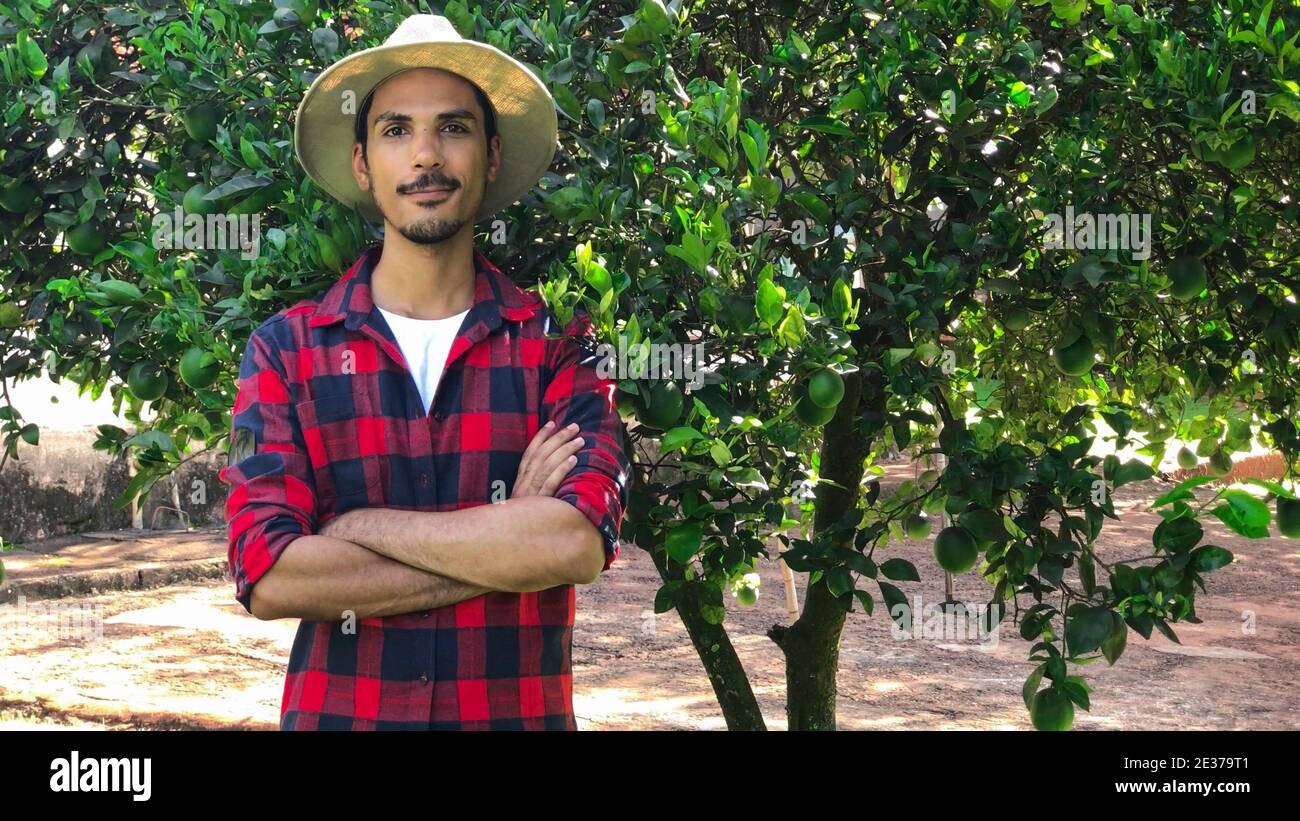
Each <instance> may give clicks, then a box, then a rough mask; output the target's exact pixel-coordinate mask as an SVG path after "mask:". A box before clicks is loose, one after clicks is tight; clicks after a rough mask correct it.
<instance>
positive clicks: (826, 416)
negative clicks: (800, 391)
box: [794, 395, 835, 427]
mask: <svg viewBox="0 0 1300 821" xmlns="http://www.w3.org/2000/svg"><path fill="white" fill-rule="evenodd" d="M794 415H795V416H797V417H799V421H800V422H803V423H804V424H805V425H811V426H812V427H820V426H822V425H824V424H826V423H827V422H829V421H831V419H832V418H833V417H834V416H835V408H823V407H822V406H821V405H818V404H817V403H815V402H813V401H812V399H811V398H810V397H808V396H806V395H805V396H801V397H799V401H798V402H796V403H795V404H794Z"/></svg>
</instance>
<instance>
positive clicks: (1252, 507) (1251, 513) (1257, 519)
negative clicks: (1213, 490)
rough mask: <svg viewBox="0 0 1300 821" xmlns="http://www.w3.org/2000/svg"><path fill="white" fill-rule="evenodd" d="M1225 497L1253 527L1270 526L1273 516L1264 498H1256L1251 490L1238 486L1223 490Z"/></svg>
mask: <svg viewBox="0 0 1300 821" xmlns="http://www.w3.org/2000/svg"><path fill="white" fill-rule="evenodd" d="M1223 498H1224V499H1225V500H1227V502H1228V504H1230V505H1232V507H1233V509H1234V510H1235V511H1236V512H1237V515H1238V516H1239V517H1240V518H1241V521H1243V522H1245V523H1246V525H1247V526H1249V527H1252V528H1258V527H1264V528H1267V527H1268V523H1269V522H1270V521H1271V520H1272V518H1273V516H1272V514H1271V513H1270V512H1269V509H1268V505H1266V504H1265V503H1264V502H1263V501H1262V500H1260V499H1258V498H1256V497H1255V496H1254V495H1252V494H1251V493H1250V492H1249V491H1245V490H1241V489H1238V488H1229V489H1228V490H1225V491H1223Z"/></svg>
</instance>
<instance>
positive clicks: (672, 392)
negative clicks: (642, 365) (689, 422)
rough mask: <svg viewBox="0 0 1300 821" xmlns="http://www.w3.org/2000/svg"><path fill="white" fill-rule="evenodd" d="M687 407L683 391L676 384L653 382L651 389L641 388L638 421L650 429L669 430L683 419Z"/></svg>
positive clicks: (671, 382)
mask: <svg viewBox="0 0 1300 821" xmlns="http://www.w3.org/2000/svg"><path fill="white" fill-rule="evenodd" d="M685 405H686V400H685V397H684V396H683V395H682V389H681V388H680V387H678V386H677V383H676V382H673V381H666V382H652V383H650V385H649V387H646V386H644V385H643V386H641V396H640V397H639V401H638V402H637V414H636V416H637V420H638V421H640V423H641V424H643V425H645V426H646V427H648V428H656V429H658V430H667V429H668V428H670V427H672V426H673V425H674V424H675V423H676V422H677V420H678V419H679V418H680V417H681V415H682V408H684V407H685Z"/></svg>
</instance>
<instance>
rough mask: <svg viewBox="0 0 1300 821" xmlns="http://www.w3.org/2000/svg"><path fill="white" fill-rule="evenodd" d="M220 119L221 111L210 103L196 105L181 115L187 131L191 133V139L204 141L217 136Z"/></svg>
mask: <svg viewBox="0 0 1300 821" xmlns="http://www.w3.org/2000/svg"><path fill="white" fill-rule="evenodd" d="M220 121H221V112H219V111H218V110H217V109H216V108H214V107H213V106H210V105H198V106H194V107H193V108H190V109H187V110H186V111H185V113H184V114H182V115H181V122H182V123H184V124H185V133H186V134H189V135H190V139H192V140H198V141H199V142H204V143H206V142H207V141H208V140H211V139H212V138H213V137H215V136H217V123H218V122H220Z"/></svg>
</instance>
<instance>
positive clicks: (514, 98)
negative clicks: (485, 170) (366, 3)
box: [293, 14, 558, 221]
mask: <svg viewBox="0 0 1300 821" xmlns="http://www.w3.org/2000/svg"><path fill="white" fill-rule="evenodd" d="M412 68H440V69H445V70H447V71H451V72H454V73H456V74H459V75H460V76H461V77H464V78H465V79H466V80H469V81H470V82H471V83H474V84H475V85H477V86H478V87H479V88H480V89H482V90H483V93H484V94H485V95H487V98H488V100H489V101H490V102H491V104H492V107H493V109H494V110H495V112H496V121H497V133H498V134H500V136H501V169H500V171H499V172H498V174H497V178H496V181H495V182H490V183H488V184H487V188H486V189H485V190H484V192H483V202H482V204H481V205H480V206H479V209H478V212H477V213H476V214H475V216H474V219H475V220H476V221H477V220H480V219H483V218H484V217H486V216H488V215H489V214H493V213H496V212H497V211H499V210H501V209H502V208H505V207H506V206H509V205H512V204H513V203H515V202H516V201H518V200H519V198H520V197H522V196H523V195H524V194H526V193H528V191H529V189H530V188H532V187H533V185H534V184H535V183H536V182H537V180H538V179H540V178H541V176H542V174H543V173H545V172H546V169H547V168H548V167H550V164H551V159H552V158H553V157H554V156H555V148H556V134H557V127H558V122H557V120H556V114H555V100H554V98H553V97H552V96H551V92H550V91H549V90H548V89H547V88H546V84H545V83H543V82H542V81H541V80H540V79H538V78H537V76H536V75H535V74H533V72H532V71H531V70H529V69H528V67H527V66H525V65H524V64H523V63H520V62H519V61H518V60H515V59H514V58H513V57H511V56H510V55H508V54H506V53H505V52H503V51H501V50H500V49H498V48H495V47H493V46H490V45H488V44H486V43H480V42H477V41H475V40H466V39H464V38H463V37H461V36H460V34H459V33H458V32H457V31H456V28H455V27H454V26H453V25H452V24H451V21H449V20H448V19H447V18H446V17H441V16H438V15H434V14H413V15H411V16H410V17H407V18H406V19H405V20H403V21H402V23H401V25H399V26H398V27H397V30H396V31H394V32H393V33H392V35H391V36H389V38H388V39H387V40H385V41H384V44H383V45H381V46H375V47H374V48H368V49H365V50H364V51H358V52H356V53H355V54H349V55H348V56H346V57H343V58H342V59H340V60H338V61H337V62H335V63H334V64H333V65H331V66H330V67H329V68H327V69H325V70H324V71H323V72H321V74H320V76H318V77H317V78H316V80H315V82H313V83H312V84H311V88H309V89H307V93H306V94H305V95H303V98H302V102H301V103H300V104H299V105H298V119H297V127H296V128H295V129H294V140H293V144H294V151H295V153H296V154H297V155H298V162H299V163H301V164H302V167H303V169H304V170H305V171H306V172H307V176H309V177H311V178H312V180H314V181H315V182H316V184H317V185H319V186H320V187H321V188H323V189H324V190H325V191H326V192H327V193H328V194H329V195H330V196H332V197H334V198H335V199H337V200H338V201H339V202H342V203H343V204H344V205H348V206H353V207H356V208H357V209H358V210H360V211H361V214H362V215H363V216H364V217H366V218H367V219H370V220H374V221H380V220H382V219H383V215H382V214H381V213H380V212H379V209H378V208H377V207H376V206H375V200H374V197H373V196H371V194H370V192H369V191H363V190H361V188H360V187H358V186H357V183H356V180H355V179H354V178H353V176H352V145H353V143H354V142H355V135H354V132H353V126H354V124H355V122H356V117H357V115H358V114H359V113H360V111H361V104H362V102H363V101H364V100H365V99H366V97H367V96H368V95H369V94H370V93H371V92H372V91H373V90H374V89H375V88H376V87H377V86H378V85H379V84H380V83H382V82H383V81H384V80H387V79H388V78H389V77H392V76H393V75H394V74H397V73H398V72H401V71H406V70H407V69H412Z"/></svg>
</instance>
